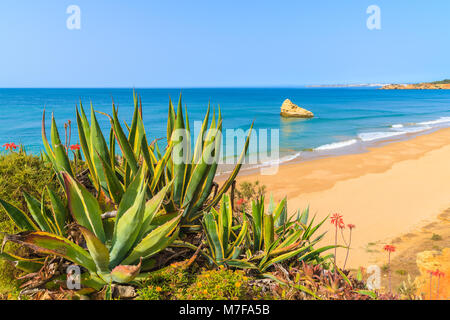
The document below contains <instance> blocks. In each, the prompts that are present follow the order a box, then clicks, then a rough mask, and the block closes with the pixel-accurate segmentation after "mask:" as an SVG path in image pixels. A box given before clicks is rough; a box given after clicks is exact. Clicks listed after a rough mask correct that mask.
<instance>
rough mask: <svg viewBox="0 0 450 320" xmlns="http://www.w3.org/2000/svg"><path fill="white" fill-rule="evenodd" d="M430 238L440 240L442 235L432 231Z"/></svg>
mask: <svg viewBox="0 0 450 320" xmlns="http://www.w3.org/2000/svg"><path fill="white" fill-rule="evenodd" d="M431 240H433V241H441V240H442V236H441V235H439V234H436V233H433V235H432V236H431Z"/></svg>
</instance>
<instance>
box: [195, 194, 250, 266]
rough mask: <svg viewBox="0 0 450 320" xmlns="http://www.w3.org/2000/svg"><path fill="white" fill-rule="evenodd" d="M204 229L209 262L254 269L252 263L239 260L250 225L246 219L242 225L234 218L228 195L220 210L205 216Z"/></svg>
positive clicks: (224, 197)
mask: <svg viewBox="0 0 450 320" xmlns="http://www.w3.org/2000/svg"><path fill="white" fill-rule="evenodd" d="M203 228H204V230H205V233H206V239H207V243H208V253H209V254H206V257H207V258H208V260H209V261H210V262H211V263H213V264H215V265H217V266H220V265H229V266H234V267H240V268H254V266H253V265H252V264H251V263H248V262H246V261H245V260H244V259H239V256H240V254H241V251H242V250H243V249H244V248H245V238H246V236H247V232H248V223H247V220H246V219H245V218H244V221H243V223H242V225H239V224H236V220H235V219H234V218H233V210H232V207H231V200H230V197H229V196H228V195H227V194H224V195H223V196H222V200H221V201H220V208H219V211H217V210H216V209H214V208H211V211H209V212H207V213H205V214H204V216H203Z"/></svg>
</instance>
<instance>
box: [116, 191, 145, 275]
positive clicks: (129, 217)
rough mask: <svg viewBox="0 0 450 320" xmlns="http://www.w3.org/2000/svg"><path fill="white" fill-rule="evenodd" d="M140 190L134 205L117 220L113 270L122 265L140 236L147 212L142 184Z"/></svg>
mask: <svg viewBox="0 0 450 320" xmlns="http://www.w3.org/2000/svg"><path fill="white" fill-rule="evenodd" d="M139 190H140V192H139V194H138V196H137V197H136V199H135V201H134V204H133V205H132V206H131V207H130V208H129V209H128V210H127V211H126V212H124V213H123V214H122V215H121V216H120V217H117V218H116V228H115V230H114V235H113V245H112V248H111V261H110V267H111V268H113V267H115V266H117V265H118V264H120V262H121V261H122V259H123V258H124V256H125V255H126V254H127V252H128V251H129V250H130V249H131V248H132V246H133V244H134V243H135V241H136V238H137V236H138V234H139V230H140V228H141V225H142V219H143V216H144V210H145V189H144V188H143V184H141V186H140V188H139Z"/></svg>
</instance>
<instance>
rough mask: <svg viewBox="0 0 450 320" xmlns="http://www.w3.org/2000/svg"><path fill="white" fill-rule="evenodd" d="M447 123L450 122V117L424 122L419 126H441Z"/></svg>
mask: <svg viewBox="0 0 450 320" xmlns="http://www.w3.org/2000/svg"><path fill="white" fill-rule="evenodd" d="M446 122H450V117H440V118H439V119H437V120H431V121H423V122H419V123H417V124H420V125H426V126H427V125H433V124H441V123H446Z"/></svg>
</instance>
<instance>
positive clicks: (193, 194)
mask: <svg viewBox="0 0 450 320" xmlns="http://www.w3.org/2000/svg"><path fill="white" fill-rule="evenodd" d="M214 148H215V144H214V143H210V144H208V145H207V146H206V147H205V150H204V151H203V155H202V158H201V160H200V162H199V164H197V165H196V166H195V168H194V170H193V171H192V174H191V178H190V180H189V182H188V184H187V187H186V194H185V196H184V199H183V205H182V207H183V208H185V211H184V213H183V215H184V216H185V219H186V220H187V221H190V220H191V219H190V218H191V214H192V213H194V212H193V210H192V209H193V208H195V203H196V202H197V200H198V198H199V195H200V194H201V190H202V189H201V188H202V186H203V183H204V182H205V179H206V177H207V175H208V172H209V169H210V168H211V163H210V162H211V161H210V160H211V159H209V157H210V156H211V155H212V154H213V153H212V152H213V150H214Z"/></svg>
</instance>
